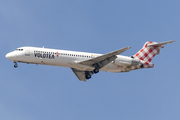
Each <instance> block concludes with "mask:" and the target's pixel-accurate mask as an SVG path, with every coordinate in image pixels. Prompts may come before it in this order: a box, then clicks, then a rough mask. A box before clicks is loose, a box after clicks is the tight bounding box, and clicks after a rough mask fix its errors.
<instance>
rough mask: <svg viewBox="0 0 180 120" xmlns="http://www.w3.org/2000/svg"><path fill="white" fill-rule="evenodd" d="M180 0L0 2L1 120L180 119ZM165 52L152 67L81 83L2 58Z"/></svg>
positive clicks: (63, 72) (68, 74)
mask: <svg viewBox="0 0 180 120" xmlns="http://www.w3.org/2000/svg"><path fill="white" fill-rule="evenodd" d="M179 5H180V1H179V0H151V1H145V0H111V1H110V0H108V1H107V0H98V1H97V0H36V1H32V0H1V1H0V120H179V119H180V77H179V75H180V72H179V67H180V65H179V60H180V50H179V45H180V43H179V38H180V7H179ZM168 40H177V42H176V43H172V44H169V45H167V46H165V48H163V49H162V50H161V52H160V55H158V56H156V57H155V58H154V59H153V60H152V62H153V63H154V64H155V67H154V68H152V69H142V70H137V71H131V72H128V73H106V72H100V73H99V74H97V75H94V76H93V77H92V79H90V80H89V81H88V82H81V81H79V80H78V79H77V78H76V76H75V75H74V73H73V72H72V71H71V69H70V68H63V67H53V66H42V65H38V66H37V65H32V64H30V65H28V64H23V63H19V64H18V65H19V67H18V68H17V69H15V68H14V67H13V65H14V64H13V62H12V61H9V60H7V59H6V58H5V55H6V53H8V52H10V51H13V50H15V49H16V48H17V47H21V46H36V47H43V46H45V47H47V48H56V49H65V50H75V51H85V52H94V53H107V52H111V51H114V50H117V49H120V48H123V47H128V46H130V47H132V48H131V49H130V50H128V51H126V52H124V53H123V55H126V56H131V55H133V54H135V53H136V52H137V51H138V50H139V49H140V48H141V47H142V46H143V44H144V43H145V42H146V41H156V42H163V41H168Z"/></svg>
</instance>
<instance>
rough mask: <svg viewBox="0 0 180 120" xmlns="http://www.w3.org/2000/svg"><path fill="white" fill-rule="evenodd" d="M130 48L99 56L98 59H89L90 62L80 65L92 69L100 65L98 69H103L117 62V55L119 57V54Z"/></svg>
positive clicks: (83, 62)
mask: <svg viewBox="0 0 180 120" xmlns="http://www.w3.org/2000/svg"><path fill="white" fill-rule="evenodd" d="M130 48H131V47H125V48H122V49H119V50H116V51H113V52H110V53H107V54H104V55H101V56H98V57H96V58H92V59H89V60H85V61H82V62H79V64H82V65H88V66H91V67H93V66H94V65H95V64H98V67H99V68H102V67H104V66H105V65H107V64H108V63H110V62H111V61H113V60H115V59H116V58H117V56H116V55H119V54H121V53H123V52H124V51H126V50H128V49H130Z"/></svg>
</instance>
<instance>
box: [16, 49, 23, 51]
mask: <svg viewBox="0 0 180 120" xmlns="http://www.w3.org/2000/svg"><path fill="white" fill-rule="evenodd" d="M15 51H23V49H16V50H15Z"/></svg>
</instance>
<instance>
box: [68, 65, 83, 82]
mask: <svg viewBox="0 0 180 120" xmlns="http://www.w3.org/2000/svg"><path fill="white" fill-rule="evenodd" d="M71 69H72V71H73V72H74V74H75V75H76V76H77V78H78V79H79V80H80V81H86V78H85V71H82V70H78V69H75V68H71Z"/></svg>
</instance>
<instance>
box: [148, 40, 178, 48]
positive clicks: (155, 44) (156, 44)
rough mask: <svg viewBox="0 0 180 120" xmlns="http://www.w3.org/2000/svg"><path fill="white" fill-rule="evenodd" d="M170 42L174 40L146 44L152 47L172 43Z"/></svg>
mask: <svg viewBox="0 0 180 120" xmlns="http://www.w3.org/2000/svg"><path fill="white" fill-rule="evenodd" d="M172 42H176V41H175V40H172V41H167V42H162V43H151V44H148V45H147V46H148V47H152V46H157V47H158V46H162V45H166V44H168V43H172Z"/></svg>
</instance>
